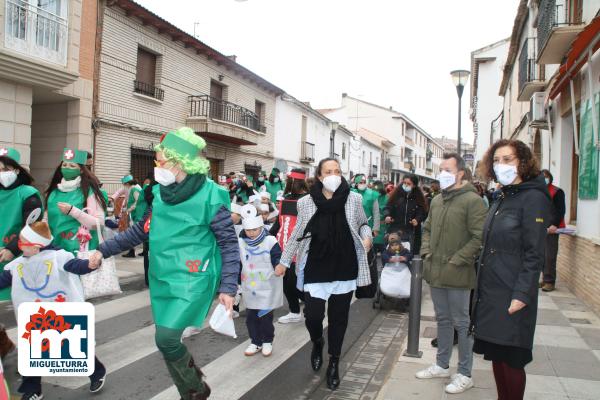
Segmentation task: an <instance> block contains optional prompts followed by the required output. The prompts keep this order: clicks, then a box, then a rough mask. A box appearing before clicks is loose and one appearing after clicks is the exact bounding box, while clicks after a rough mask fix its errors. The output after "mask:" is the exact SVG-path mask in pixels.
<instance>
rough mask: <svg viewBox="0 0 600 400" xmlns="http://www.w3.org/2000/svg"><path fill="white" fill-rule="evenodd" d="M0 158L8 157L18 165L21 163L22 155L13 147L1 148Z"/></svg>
mask: <svg viewBox="0 0 600 400" xmlns="http://www.w3.org/2000/svg"><path fill="white" fill-rule="evenodd" d="M0 157H8V158H10V159H12V160H13V161H15V162H16V163H19V162H21V153H19V151H18V150H17V149H13V148H12V147H0Z"/></svg>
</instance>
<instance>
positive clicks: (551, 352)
mask: <svg viewBox="0 0 600 400" xmlns="http://www.w3.org/2000/svg"><path fill="white" fill-rule="evenodd" d="M546 352H547V354H548V358H549V359H550V360H551V361H573V362H581V363H589V364H596V363H598V367H599V370H598V371H600V363H599V362H598V359H597V358H596V356H594V354H593V353H592V352H590V351H589V350H583V349H569V348H565V347H553V346H546Z"/></svg>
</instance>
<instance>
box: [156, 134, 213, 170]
mask: <svg viewBox="0 0 600 400" xmlns="http://www.w3.org/2000/svg"><path fill="white" fill-rule="evenodd" d="M167 135H175V136H177V137H178V138H180V139H182V140H184V141H185V142H187V143H186V145H187V146H188V147H193V148H195V150H196V153H197V154H196V155H195V156H191V155H190V154H185V153H184V152H181V151H178V150H177V149H175V148H173V147H169V146H165V145H164V144H163V141H162V140H161V143H159V144H158V145H156V146H155V147H154V150H155V151H157V152H158V151H160V152H162V153H163V155H164V156H165V158H166V159H167V160H169V161H174V162H176V163H178V164H179V165H181V169H183V171H184V172H185V173H186V174H189V175H194V174H205V175H206V174H207V173H208V171H209V170H210V162H209V161H208V160H207V159H206V158H204V157H202V156H200V154H199V153H200V152H201V151H202V150H203V149H204V148H205V147H206V142H205V141H204V139H202V138H201V137H200V136H198V135H196V133H195V132H194V130H193V129H191V128H188V127H182V128H178V129H176V130H174V131H171V132H169V133H168V134H167Z"/></svg>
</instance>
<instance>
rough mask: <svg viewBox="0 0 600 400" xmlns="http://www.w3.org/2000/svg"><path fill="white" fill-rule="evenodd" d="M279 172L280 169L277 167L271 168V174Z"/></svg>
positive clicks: (274, 174) (275, 174)
mask: <svg viewBox="0 0 600 400" xmlns="http://www.w3.org/2000/svg"><path fill="white" fill-rule="evenodd" d="M280 172H281V171H280V170H279V168H273V169H272V170H271V176H277V175H279V173H280Z"/></svg>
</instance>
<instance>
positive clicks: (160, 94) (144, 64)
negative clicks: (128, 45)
mask: <svg viewBox="0 0 600 400" xmlns="http://www.w3.org/2000/svg"><path fill="white" fill-rule="evenodd" d="M156 59H157V56H156V54H154V53H151V52H149V51H147V50H144V49H142V48H140V47H138V51H137V66H136V74H135V82H134V91H135V92H137V93H141V94H143V95H146V96H150V97H154V98H155V99H158V100H163V98H164V91H163V90H162V89H160V88H158V87H156Z"/></svg>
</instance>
